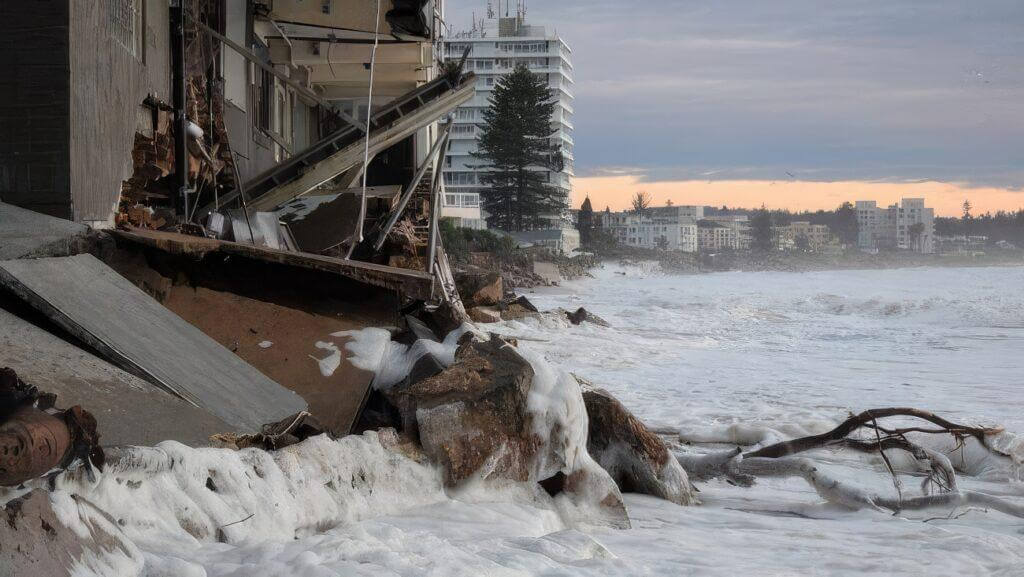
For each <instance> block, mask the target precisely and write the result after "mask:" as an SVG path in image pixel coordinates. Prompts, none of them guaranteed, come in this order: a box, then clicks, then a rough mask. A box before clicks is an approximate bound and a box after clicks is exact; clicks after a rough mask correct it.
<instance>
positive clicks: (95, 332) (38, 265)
mask: <svg viewBox="0 0 1024 577" xmlns="http://www.w3.org/2000/svg"><path fill="white" fill-rule="evenodd" d="M0 286H3V287H4V288H6V289H7V290H9V291H10V292H13V293H14V294H16V295H17V296H18V297H20V298H21V299H23V300H24V301H25V302H27V303H28V304H30V305H31V306H32V307H34V308H35V309H37V310H39V311H40V312H42V313H43V314H44V315H46V317H47V318H49V319H50V320H51V321H53V322H54V323H55V324H57V325H58V326H60V327H61V328H62V329H63V330H65V331H68V332H69V333H71V334H72V335H74V336H75V337H76V338H78V339H80V340H81V341H82V342H84V343H86V344H87V345H89V346H90V347H92V348H94V349H95V350H97V351H99V352H100V353H101V354H103V355H104V356H105V357H107V358H109V359H111V360H112V361H113V362H115V363H117V364H118V365H120V366H122V367H124V368H125V369H126V370H128V371H129V372H132V373H134V374H136V375H139V376H141V377H143V378H145V379H147V380H149V381H150V382H152V383H154V384H156V385H158V386H160V387H163V388H164V389H165V390H167V391H169V392H171V393H173V394H175V395H177V396H179V397H181V398H183V399H185V400H186V401H188V402H189V403H191V404H193V405H195V406H197V407H201V408H204V409H206V410H208V411H209V412H210V413H212V414H213V415H215V416H217V417H218V418H220V419H223V420H224V421H225V422H226V423H228V424H229V425H231V426H232V427H235V428H237V429H238V430H240V431H242V432H254V431H258V430H259V429H260V427H261V426H262V425H263V424H265V423H269V422H273V421H277V420H280V419H282V418H284V417H286V416H288V415H291V414H294V413H297V412H299V411H303V410H306V408H307V404H306V402H305V401H304V400H303V399H302V398H301V397H299V396H298V395H296V394H295V393H293V392H292V391H289V390H288V389H286V388H284V387H282V386H281V385H279V384H277V383H275V382H274V381H272V380H270V379H269V378H267V377H266V376H265V375H263V374H262V373H260V372H259V371H257V370H256V369H255V368H253V367H252V366H251V365H249V364H248V363H246V362H245V361H243V360H242V359H240V358H239V357H238V356H236V355H234V354H232V352H231V351H229V350H227V349H226V348H224V347H223V346H221V345H220V344H218V343H217V342H216V341H214V340H213V339H211V338H209V337H208V336H206V335H205V334H203V332H202V331H200V330H199V329H197V328H195V327H194V326H192V325H190V324H188V323H187V322H185V321H184V320H182V319H181V317H179V316H177V315H175V314H174V313H172V312H171V311H169V310H168V309H166V308H164V307H163V306H161V305H160V304H159V303H157V302H156V301H155V300H153V299H152V298H151V297H150V296H149V295H147V294H146V293H144V292H143V291H141V290H140V289H139V288H137V287H136V286H135V285H133V284H132V283H131V282H129V281H128V280H127V279H125V278H123V277H121V276H120V275H118V274H117V273H116V272H114V271H113V270H112V269H110V267H108V266H107V265H105V264H103V263H102V262H100V261H99V260H97V259H96V258H95V257H93V256H92V255H88V254H83V255H77V256H72V257H61V258H44V259H22V260H8V261H0Z"/></svg>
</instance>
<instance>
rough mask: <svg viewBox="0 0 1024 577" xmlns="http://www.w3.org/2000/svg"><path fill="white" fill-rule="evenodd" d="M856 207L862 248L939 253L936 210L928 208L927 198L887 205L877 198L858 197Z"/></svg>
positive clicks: (858, 243) (858, 241) (903, 200)
mask: <svg viewBox="0 0 1024 577" xmlns="http://www.w3.org/2000/svg"><path fill="white" fill-rule="evenodd" d="M855 208H856V211H857V227H858V228H857V246H858V247H860V248H862V249H868V250H877V249H879V248H901V249H904V250H912V251H914V252H923V253H932V252H935V210H934V209H932V208H926V207H925V205H924V199H923V198H904V199H902V200H901V201H900V202H899V204H893V205H890V206H889V207H887V208H880V207H879V206H878V205H877V203H876V202H875V201H873V200H858V201H857V203H856V207H855ZM917 224H920V225H921V226H920V227H918V228H919V229H920V230H917V229H916V228H915V225H917Z"/></svg>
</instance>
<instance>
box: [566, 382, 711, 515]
mask: <svg viewBox="0 0 1024 577" xmlns="http://www.w3.org/2000/svg"><path fill="white" fill-rule="evenodd" d="M583 402H584V403H585V404H586V407H587V416H588V417H589V420H590V424H589V431H588V432H589V435H588V437H587V450H588V451H589V452H590V455H591V456H592V457H593V458H594V459H595V460H596V461H597V462H598V464H600V465H601V467H603V468H604V470H605V471H608V473H609V474H610V475H611V476H612V479H614V480H615V483H616V484H618V486H619V489H620V490H621V491H622V492H623V493H645V494H648V495H654V496H656V497H661V498H662V499H667V500H669V501H672V502H673V503H677V504H679V505H691V504H694V503H696V497H695V496H694V492H693V487H692V485H690V480H689V478H687V476H686V471H684V470H683V468H682V466H681V465H680V464H679V462H678V461H677V460H676V459H675V457H673V456H672V453H671V452H669V450H668V447H667V446H666V445H665V442H664V441H662V440H661V438H660V437H658V436H657V435H655V434H654V433H652V432H651V431H650V430H649V429H648V428H647V426H646V425H644V424H643V422H641V421H640V419H637V418H636V417H635V416H633V414H632V413H630V412H629V410H628V409H626V407H624V406H623V405H622V403H620V402H619V401H618V400H617V399H615V397H613V396H611V395H610V394H609V393H608V392H607V391H605V390H603V389H597V388H591V387H587V386H586V385H583Z"/></svg>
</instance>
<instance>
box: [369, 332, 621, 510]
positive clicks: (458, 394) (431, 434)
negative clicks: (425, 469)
mask: <svg viewBox="0 0 1024 577" xmlns="http://www.w3.org/2000/svg"><path fill="white" fill-rule="evenodd" d="M548 372H550V370H549V371H548ZM542 377H543V378H541V379H538V378H537V377H536V374H535V371H534V367H533V365H532V364H531V363H530V361H528V360H527V359H526V358H524V357H523V356H522V355H520V354H519V352H518V351H517V349H516V348H515V347H514V346H512V344H511V343H509V342H508V341H506V340H504V339H502V338H501V337H498V336H497V335H491V337H490V339H489V340H487V341H483V342H481V341H479V340H475V339H472V338H467V339H466V340H464V341H463V342H462V344H461V345H460V346H459V348H458V350H457V351H456V353H455V362H454V363H453V364H452V365H451V366H449V367H448V368H447V369H445V370H444V371H443V372H442V373H440V374H438V375H435V376H433V377H430V378H427V379H424V380H421V381H419V382H417V383H409V382H404V383H402V384H399V385H396V386H394V387H392V388H390V389H388V390H387V391H385V395H386V396H387V398H388V400H389V401H390V402H391V403H392V404H393V405H394V406H396V407H397V408H398V411H399V412H400V413H401V415H402V421H403V423H407V424H408V425H407V426H408V428H409V429H411V430H414V431H415V433H416V434H418V437H419V441H420V445H421V447H422V448H423V452H424V453H425V454H426V455H427V457H428V458H429V459H430V460H431V461H433V462H435V463H438V464H440V465H441V467H442V469H443V470H444V475H445V483H446V484H447V485H448V486H456V485H458V484H460V483H462V482H463V481H466V480H467V479H471V478H483V479H487V480H506V481H513V482H522V483H534V484H539V483H541V482H543V485H542V486H543V487H544V489H545V490H547V491H548V493H549V494H552V495H555V497H554V498H555V502H556V505H557V506H558V507H559V508H560V509H562V510H563V512H564V513H566V514H570V515H571V514H573V511H577V510H584V511H586V513H585V514H581V515H580V518H581V519H584V518H590V520H591V522H593V520H594V517H595V516H596V517H598V518H599V519H598V521H603V522H604V523H605V524H608V525H612V526H615V527H628V526H629V518H628V516H627V515H626V512H625V507H624V506H623V504H622V498H621V494H620V492H619V490H618V487H617V486H616V485H615V483H614V481H613V480H612V479H611V477H610V476H609V475H608V473H607V472H605V471H604V470H603V469H602V468H601V467H600V466H599V465H598V464H597V463H596V462H594V460H593V459H591V458H590V456H589V455H588V454H587V453H586V451H585V450H584V448H583V446H582V443H583V442H585V439H586V424H585V423H586V417H585V409H584V405H583V399H582V397H581V396H580V390H579V387H578V385H577V384H576V383H575V381H572V380H571V378H568V377H567V378H566V380H567V381H569V382H568V383H566V382H564V381H562V380H558V381H556V380H555V379H554V377H553V376H552V375H550V374H544V375H542ZM549 398H551V399H553V400H552V401H551V402H550V403H545V402H543V401H538V399H549ZM407 432H408V431H407Z"/></svg>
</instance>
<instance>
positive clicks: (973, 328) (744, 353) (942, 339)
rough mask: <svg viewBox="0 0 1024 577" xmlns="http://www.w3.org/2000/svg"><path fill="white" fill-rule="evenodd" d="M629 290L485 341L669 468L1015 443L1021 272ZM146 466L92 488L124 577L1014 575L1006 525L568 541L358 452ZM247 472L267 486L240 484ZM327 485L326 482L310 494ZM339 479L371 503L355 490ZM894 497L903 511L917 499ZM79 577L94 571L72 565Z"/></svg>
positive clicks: (747, 512) (519, 507)
mask: <svg viewBox="0 0 1024 577" xmlns="http://www.w3.org/2000/svg"><path fill="white" fill-rule="evenodd" d="M628 273H629V274H628V275H626V276H622V275H620V274H617V271H615V270H613V269H610V268H609V269H604V270H601V271H598V272H597V277H598V278H597V279H594V280H587V281H584V282H581V283H576V284H575V285H574V286H573V287H571V288H572V289H573V290H574V291H576V293H575V294H573V293H572V292H569V291H565V290H562V291H558V292H549V293H547V294H532V295H529V296H530V298H531V299H532V300H533V301H534V303H535V304H537V305H538V306H539V307H540V308H542V309H546V308H552V307H555V306H562V307H565V308H575V307H576V306H579V305H584V306H586V307H587V308H588V309H590V310H591V311H592V312H595V313H597V314H598V315H600V316H602V317H604V318H605V319H606V320H608V321H609V322H610V323H611V324H612V327H611V328H603V327H599V326H596V325H589V324H583V325H581V326H572V325H570V324H569V323H568V322H565V321H562V320H558V319H555V318H554V317H548V318H546V319H544V320H543V321H536V320H528V321H526V322H524V323H519V322H510V323H503V324H501V325H487V326H485V327H482V328H485V329H489V330H497V331H500V332H503V333H506V334H510V335H515V336H517V337H519V338H520V347H522V348H524V349H527V355H528V356H530V357H531V358H535V357H534V355H533V354H531V352H532V353H536V354H539V355H543V356H545V357H547V358H548V360H549V361H551V365H552V366H553V367H555V368H556V369H560V370H569V371H573V372H575V373H577V374H579V375H580V376H583V377H586V378H588V379H589V380H591V381H594V382H595V383H596V384H598V385H599V386H603V387H605V388H607V389H609V390H610V391H612V392H613V393H614V394H615V395H617V396H618V397H619V398H620V399H621V400H622V401H623V402H624V403H625V404H626V405H627V406H628V407H629V408H630V409H631V410H633V411H634V412H635V413H636V414H638V415H639V416H640V417H642V418H644V419H645V420H647V421H648V422H650V423H651V424H654V425H657V426H659V427H664V428H667V429H670V430H675V431H679V432H680V434H681V436H682V437H683V438H685V439H689V440H691V441H694V444H693V445H691V446H687V447H683V450H692V451H706V450H710V449H717V448H721V447H725V446H727V445H726V444H725V442H727V441H734V442H741V443H759V442H760V443H765V442H771V441H772V440H774V439H776V438H781V437H787V436H794V435H799V434H805V433H807V432H815V431H820V430H823V429H826V428H829V427H830V426H832V425H834V424H835V423H836V422H837V421H838V420H840V419H842V418H843V417H844V416H845V415H846V413H847V412H848V411H859V410H862V409H865V408H871V407H880V406H892V405H909V406H916V407H920V408H926V409H931V410H934V411H936V412H939V413H942V414H944V415H945V416H948V417H950V418H955V419H959V420H967V421H978V422H983V423H990V424H997V423H998V424H1003V425H1005V426H1006V427H1007V428H1008V429H1009V430H1011V431H1016V432H1024V394H1022V393H1021V392H1020V391H1022V390H1024V388H1022V385H1024V370H1022V369H1024V358H1022V357H1024V293H1022V292H1021V290H1020V288H1021V287H1024V269H1020V268H1016V269H1009V268H1003V269H1000V268H988V269H938V270H893V271H863V272H860V271H858V272H827V273H809V274H786V273H726V274H714V275H701V276H661V275H658V274H656V273H652V272H649V271H648V272H643V271H641V270H637V269H631V270H630V271H628ZM357 340H358V339H357ZM360 342H362V341H360ZM365 344H366V347H367V350H362V349H359V350H351V347H346V348H347V349H349V350H347V351H346V354H347V355H350V354H352V353H355V354H356V356H357V357H359V358H360V359H364V360H365V359H368V358H369V357H371V356H373V355H371V354H370V353H372V352H373V351H376V350H377V349H378V348H380V347H370V345H372V344H373V343H372V342H370V341H369V340H367V341H366V343H365ZM356 348H357V349H358V347H356ZM371 348H372V349H373V350H372V351H371V350H369V349H371ZM375 354H376V353H375ZM383 355H384V353H380V354H379V355H377V357H380V358H384V356H383ZM391 356H394V355H389V358H390V357H391ZM364 357H365V358H364ZM375 358H376V357H375ZM537 362H540V361H534V363H535V364H537ZM399 364H402V365H403V366H405V365H407V364H409V363H408V362H404V363H399ZM406 369H407V367H406ZM378 376H379V377H380V378H381V379H383V380H385V381H386V380H387V379H385V377H386V374H385V373H384V372H382V373H379V375H378ZM549 376H551V375H549ZM553 378H554V377H553ZM697 441H700V443H697ZM1012 441H1013V439H1012V438H1009V440H1008V441H1007V442H1012ZM163 450H165V451H170V452H171V453H172V454H174V455H178V457H177V460H178V462H179V463H184V464H185V465H186V466H185V467H184V468H182V466H181V465H179V467H177V468H174V469H172V470H169V471H168V472H167V473H164V474H162V475H161V476H160V477H159V478H157V479H156V483H154V484H150V483H149V482H147V483H145V484H143V485H141V488H135V487H137V486H136V485H130V484H128V483H127V482H125V485H124V486H123V487H122V485H121V481H117V480H116V479H106V477H108V476H109V475H106V474H105V480H104V481H102V482H101V485H100V486H99V487H98V488H97V489H96V490H95V491H94V494H93V495H92V498H93V499H94V501H95V502H97V503H98V504H101V505H102V506H103V507H104V508H105V509H106V510H110V511H115V510H117V509H118V508H119V507H120V508H121V509H124V508H125V507H124V506H122V505H123V504H128V505H129V506H128V509H134V508H137V509H138V511H137V512H135V513H131V512H129V513H128V516H129V518H128V519H127V525H126V526H125V531H126V533H128V534H129V536H130V537H131V538H132V539H133V540H134V542H135V544H136V545H137V546H138V547H139V549H140V550H141V552H133V560H134V564H133V562H131V561H132V560H122V563H121V566H122V567H137V566H138V565H139V564H142V563H138V557H139V556H141V557H142V558H143V559H144V561H145V562H144V565H145V567H143V568H142V569H141V574H143V575H189V576H196V577H199V576H202V575H208V576H214V575H225V576H226V575H237V576H243V575H244V576H250V575H251V576H277V575H289V576H299V577H306V576H317V577H319V576H326V575H443V576H447V575H467V576H469V575H474V576H475V575H640V574H649V575H680V574H683V575H722V576H729V577H735V576H736V575H777V576H783V575H858V576H859V575H893V574H898V575H928V576H935V575H956V576H958V577H964V576H967V575H971V576H973V575H1021V574H1024V529H1022V527H1024V522H1022V521H1021V520H1020V519H1015V518H1011V517H1008V516H1005V515H1002V514H1000V513H995V512H982V511H970V512H967V513H966V514H965V515H964V516H962V517H960V518H957V519H950V520H937V521H930V522H927V523H925V522H923V520H924V519H926V518H929V517H944V516H946V514H947V513H948V511H941V510H935V511H928V512H915V513H914V514H908V515H904V516H899V517H895V516H890V515H886V514H883V513H878V512H873V511H858V512H850V511H848V510H843V509H840V508H837V507H834V506H829V505H824V504H822V503H821V499H820V498H819V497H818V496H817V495H816V494H815V493H814V492H813V491H812V490H811V489H810V488H808V487H807V486H806V485H805V484H804V482H803V481H801V480H774V479H768V480H763V481H761V482H759V483H758V484H757V485H756V486H755V487H752V488H740V487H733V486H731V485H728V484H726V483H724V482H718V481H713V482H709V483H701V484H700V485H699V488H700V489H701V493H700V498H701V500H702V501H703V505H700V506H695V507H679V506H676V505H674V504H672V503H669V502H666V501H662V500H658V499H654V498H649V497H644V496H638V495H627V496H626V505H627V507H628V508H629V512H630V517H631V520H632V524H633V528H632V529H630V530H625V531H620V530H613V529H608V528H593V527H587V526H575V525H572V524H571V522H567V520H566V518H565V516H564V515H560V514H559V513H558V511H557V510H556V509H555V508H553V507H552V506H551V505H550V503H549V502H548V501H546V500H545V498H544V496H543V495H541V496H540V497H538V496H537V495H531V494H529V492H528V491H527V492H524V490H523V488H518V489H512V488H510V489H508V490H496V489H495V488H494V487H488V488H487V489H486V490H481V487H479V486H469V487H466V488H465V489H464V490H462V491H443V490H442V489H441V488H440V477H439V473H438V472H437V471H436V470H434V469H433V468H432V467H429V466H424V465H417V464H415V463H413V462H412V461H409V460H408V459H405V458H401V457H398V456H395V455H393V454H391V453H388V452H386V451H382V450H381V449H380V447H379V445H378V444H377V443H376V439H375V437H374V436H373V435H372V434H371V435H370V436H369V437H367V438H355V437H352V438H347V439H343V440H342V441H339V442H331V441H327V440H324V439H321V440H318V441H316V442H315V443H312V444H304V445H299V446H296V447H293V448H289V449H286V450H284V451H282V452H279V453H278V454H276V455H267V454H262V453H259V452H253V451H251V450H250V451H246V452H240V453H233V452H228V453H226V454H225V453H219V452H217V451H218V450H214V449H205V450H202V451H198V452H196V451H191V450H186V449H184V448H182V447H180V446H176V445H171V446H169V447H168V448H165V449H163ZM1015 450H1018V451H1019V450H1020V447H1016V449H1015ZM953 457H955V455H953ZM965 457H966V461H968V463H967V468H969V469H971V470H972V471H975V472H978V473H979V474H981V476H980V477H966V478H964V479H963V480H962V483H961V485H962V487H964V488H969V489H975V490H983V491H986V492H990V493H999V494H1003V495H1009V497H1008V498H1011V499H1020V500H1024V498H1022V497H1020V496H1018V495H1022V494H1024V487H1022V484H1021V483H1020V482H1017V481H1011V480H1010V478H1011V476H1012V475H1013V472H1012V471H1011V467H1010V466H1009V465H1008V464H1007V463H1001V462H993V461H991V460H989V459H987V458H986V457H985V456H984V455H978V454H976V453H974V452H972V453H968V454H967V455H966V456H965ZM814 458H816V459H819V460H820V461H822V462H823V463H824V465H823V466H824V467H826V468H827V469H828V470H829V472H830V473H832V474H833V475H835V476H838V477H841V478H843V479H846V480H850V481H851V482H854V483H856V484H860V485H863V486H866V487H870V488H872V489H874V490H877V491H879V492H886V491H888V492H891V491H892V490H893V489H892V486H891V482H890V480H889V478H888V477H887V475H886V474H885V469H884V467H883V465H882V463H881V461H879V460H878V459H877V458H871V459H868V458H865V457H859V456H850V455H844V454H838V453H819V454H816V455H814ZM250 461H252V462H253V463H255V462H258V464H262V465H261V467H262V468H263V469H265V471H271V472H273V474H271V475H266V479H263V477H262V476H261V477H259V478H258V479H257V478H254V477H252V476H251V474H250V473H251V470H250V469H252V467H251V465H252V463H251V462H250ZM895 462H897V466H899V464H898V463H899V460H895ZM954 462H956V459H955V458H954ZM278 471H280V472H278ZM325 471H326V472H327V474H328V476H330V477H332V478H333V477H338V478H339V479H342V483H343V484H337V485H336V487H337V488H338V489H333V488H332V489H331V491H326V490H324V489H323V488H321V487H318V486H312V485H310V483H311V481H312V480H313V479H316V478H320V477H322V476H323V475H324V474H325V473H324V472H325ZM357 471H367V474H369V475H370V476H371V477H373V478H376V479H377V480H378V482H379V483H382V484H381V485H380V486H375V485H373V484H367V485H362V484H358V483H356V477H357V476H359V475H356V472H357ZM214 472H216V475H215V476H218V479H221V478H227V479H232V480H234V481H235V482H238V483H241V485H238V486H237V487H235V486H233V485H224V487H226V488H227V489H225V490H220V489H219V490H218V491H217V492H214V493H211V492H210V491H209V490H208V489H207V488H206V487H205V486H204V483H205V482H206V478H207V476H209V475H213V474H214ZM112 475H113V474H112ZM115 476H116V475H115ZM349 477H351V479H352V483H351V490H350V489H349V487H348V485H347V483H348V481H347V479H348V478H349ZM360 478H361V477H360ZM103 483H106V485H103ZM264 485H266V486H267V487H269V488H270V489H267V488H264ZM271 489H272V490H271ZM342 489H343V490H342ZM904 490H905V491H906V492H908V493H911V494H914V493H916V492H917V487H916V482H915V480H914V479H912V478H908V480H907V483H906V485H905V488H904ZM250 493H251V494H250ZM55 495H56V496H55V500H56V501H59V500H60V499H62V498H63V499H65V500H67V499H66V497H63V493H61V492H58V493H57V494H55ZM139 495H142V496H143V497H144V498H145V499H151V500H152V503H148V502H147V501H145V499H143V500H140V497H139ZM261 496H262V497H261ZM253 499H263V500H265V502H255V501H253ZM136 501H137V502H136ZM147 503H148V504H147ZM58 504H59V503H58ZM69 506H70V505H68V503H65V504H64V505H63V506H62V510H66V509H67V508H68V507H69ZM247 511H248V512H251V511H256V512H257V513H256V514H257V517H258V518H257V517H253V518H252V519H250V520H248V521H244V522H242V523H239V524H236V525H232V526H230V527H229V528H228V529H225V530H230V531H232V532H235V535H236V536H244V538H243V539H242V540H241V542H237V541H234V540H233V542H234V543H235V544H230V545H229V544H221V543H211V542H209V539H203V540H196V539H195V538H193V537H192V536H191V535H189V534H187V533H183V532H182V531H181V528H180V527H179V526H178V524H177V523H175V522H174V521H175V517H178V518H189V519H192V522H191V523H190V526H192V527H193V529H192V531H193V532H196V531H199V530H200V529H202V528H206V529H207V532H209V531H212V530H213V529H214V528H216V527H217V526H220V525H222V524H223V523H224V522H227V521H236V520H240V519H243V518H244V517H245V514H246V512H247ZM960 512H962V510H959V511H957V513H960ZM382 513H383V514H382ZM115 516H118V515H115ZM336 523H340V524H338V525H337V526H335V524H336ZM319 527H323V528H324V530H317V529H318V528H319ZM329 527H333V528H329ZM199 532H202V531H199ZM108 564H109V565H115V563H114V560H110V561H109V562H108ZM89 565H91V566H92V567H93V569H94V570H96V568H97V567H101V566H103V564H102V563H99V562H96V563H91V564H89ZM100 572H102V571H100ZM81 573H82V574H90V571H89V570H88V567H87V566H86V565H83V567H82V568H81Z"/></svg>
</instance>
